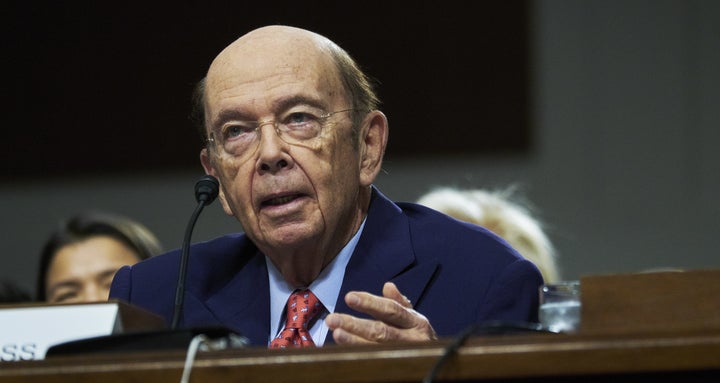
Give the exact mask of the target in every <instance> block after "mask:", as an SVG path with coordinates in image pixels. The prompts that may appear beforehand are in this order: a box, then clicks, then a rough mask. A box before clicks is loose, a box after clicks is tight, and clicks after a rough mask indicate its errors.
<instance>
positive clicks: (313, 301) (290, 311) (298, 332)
mask: <svg viewBox="0 0 720 383" xmlns="http://www.w3.org/2000/svg"><path fill="white" fill-rule="evenodd" d="M321 310H322V304H321V303H320V301H319V300H318V299H317V297H316V296H315V294H313V293H312V292H311V291H310V290H298V291H295V292H294V293H292V295H290V298H288V302H287V321H286V322H285V329H284V330H282V331H281V332H280V334H279V335H278V336H277V338H275V339H273V340H272V342H270V348H287V347H314V346H315V343H314V342H313V340H312V337H311V336H310V333H309V332H308V323H310V321H311V320H312V319H313V317H315V315H317V314H318V313H319V312H320V311H321Z"/></svg>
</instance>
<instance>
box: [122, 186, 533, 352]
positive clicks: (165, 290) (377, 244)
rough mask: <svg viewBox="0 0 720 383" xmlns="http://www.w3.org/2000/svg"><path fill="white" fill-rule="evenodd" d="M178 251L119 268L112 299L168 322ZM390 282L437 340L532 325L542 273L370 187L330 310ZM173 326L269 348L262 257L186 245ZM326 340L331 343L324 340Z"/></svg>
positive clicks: (226, 241)
mask: <svg viewBox="0 0 720 383" xmlns="http://www.w3.org/2000/svg"><path fill="white" fill-rule="evenodd" d="M179 261H180V251H179V250H175V251H173V252H170V253H167V254H164V255H159V256H156V257H153V258H150V259H148V260H145V261H142V262H140V263H137V264H135V265H134V266H126V267H123V268H122V269H120V270H119V271H118V272H117V274H116V275H115V278H114V280H113V284H112V288H111V291H110V297H111V298H114V299H119V300H123V301H126V302H129V303H131V304H134V305H137V306H140V307H143V308H146V309H148V310H150V311H152V312H155V313H157V314H160V315H161V316H163V317H164V318H165V319H166V320H167V321H168V323H170V322H171V320H172V316H173V305H174V295H175V289H176V284H177V276H178V269H179ZM387 281H392V282H394V283H395V284H396V285H397V286H398V288H399V289H400V291H401V292H402V293H403V294H404V295H405V296H407V297H408V298H409V299H410V300H411V301H412V303H413V305H414V308H415V309H416V310H417V311H418V312H420V313H422V314H423V315H425V316H426V317H427V318H428V320H429V321H430V323H431V324H432V326H433V328H434V329H435V331H436V332H437V334H438V336H441V337H447V336H453V335H456V334H458V333H460V332H462V330H464V329H465V328H466V327H468V326H469V325H472V324H476V323H481V322H484V321H490V320H509V321H531V322H535V321H537V308H538V287H539V286H540V285H541V284H542V277H541V276H540V272H539V271H538V269H537V268H536V267H535V265H533V264H532V263H531V262H530V261H528V260H525V259H524V258H522V257H521V256H520V255H518V254H517V253H516V252H515V251H514V250H513V249H512V248H511V247H510V246H509V245H508V244H507V243H506V242H504V241H503V240H501V239H500V238H499V237H497V236H495V235H494V234H492V233H490V232H489V231H487V230H485V229H483V228H481V227H479V226H475V225H472V224H468V223H464V222H460V221H458V220H455V219H453V218H450V217H448V216H446V215H444V214H441V213H439V212H437V211H434V210H431V209H429V208H426V207H423V206H420V205H417V204H412V203H397V204H396V203H393V202H392V201H390V200H388V199H387V198H386V197H385V196H384V195H382V194H381V193H380V192H379V191H378V190H377V189H373V197H372V200H371V204H370V209H369V212H368V216H367V221H366V223H365V228H364V230H363V232H362V235H361V237H360V240H359V242H358V244H357V246H356V248H355V251H354V253H353V255H352V257H351V259H350V262H349V263H348V266H347V269H346V272H345V279H344V281H343V283H342V287H341V291H340V295H339V298H338V302H337V305H336V309H335V311H336V312H341V313H349V314H352V315H356V316H360V317H364V315H362V314H360V313H357V312H355V311H353V310H351V309H350V308H348V307H347V305H346V304H345V300H344V296H345V294H346V293H347V292H349V291H353V290H355V291H358V290H359V291H367V292H369V293H372V294H376V295H382V286H383V284H384V283H385V282H387ZM183 304H184V308H183V310H184V311H183V314H182V318H181V320H180V327H203V326H224V327H227V328H229V329H232V330H234V331H236V332H238V333H240V334H242V335H244V336H245V337H247V338H248V339H249V340H250V342H251V344H253V345H267V341H268V338H269V336H270V293H269V285H268V275H267V267H266V265H265V258H264V255H262V254H261V253H260V252H259V251H258V249H257V247H256V246H255V245H254V244H253V243H252V242H251V241H250V240H249V239H248V237H247V236H245V234H231V235H227V236H224V237H220V238H217V239H214V240H211V241H208V242H203V243H197V244H194V245H193V246H192V247H191V250H190V259H189V262H188V270H187V280H186V293H185V300H184V303H183ZM326 342H327V343H330V342H332V336H331V335H330V334H329V335H328V337H327V341H326Z"/></svg>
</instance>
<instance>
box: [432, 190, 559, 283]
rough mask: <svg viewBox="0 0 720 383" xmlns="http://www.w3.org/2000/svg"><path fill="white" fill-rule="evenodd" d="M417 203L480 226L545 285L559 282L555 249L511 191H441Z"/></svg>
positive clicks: (539, 225)
mask: <svg viewBox="0 0 720 383" xmlns="http://www.w3.org/2000/svg"><path fill="white" fill-rule="evenodd" d="M418 203H419V204H421V205H425V206H427V207H429V208H431V209H435V210H438V211H440V212H443V213H445V214H447V215H449V216H451V217H453V218H456V219H459V220H461V221H465V222H470V223H474V224H476V225H478V226H482V227H484V228H486V229H488V230H490V231H492V232H493V233H495V234H497V235H498V236H499V237H501V238H503V239H504V240H505V241H507V243H509V244H510V246H512V247H513V248H514V249H515V250H517V252H518V253H520V255H522V256H523V257H525V258H527V259H528V260H529V261H531V262H533V263H534V264H535V266H537V268H538V269H539V270H540V273H541V274H542V276H543V279H544V280H545V283H552V282H556V281H558V280H560V272H559V270H558V266H557V263H556V254H555V249H554V247H553V245H552V243H551V242H550V239H549V238H548V237H547V235H546V234H545V232H544V231H543V229H542V225H541V223H540V222H539V221H538V220H537V219H536V218H535V217H534V216H533V215H532V214H531V212H530V210H529V208H528V206H527V204H521V203H519V202H517V201H516V200H514V199H513V198H512V190H511V189H508V190H505V191H487V190H483V189H465V190H462V189H454V188H450V187H443V188H438V189H435V190H433V191H431V192H429V193H427V194H425V195H423V196H421V197H420V199H419V200H418Z"/></svg>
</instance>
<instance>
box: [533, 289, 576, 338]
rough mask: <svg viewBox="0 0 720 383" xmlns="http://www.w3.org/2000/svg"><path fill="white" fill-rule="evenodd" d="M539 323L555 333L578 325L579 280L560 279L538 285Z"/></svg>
mask: <svg viewBox="0 0 720 383" xmlns="http://www.w3.org/2000/svg"><path fill="white" fill-rule="evenodd" d="M539 317H540V324H542V325H543V327H545V328H546V329H548V330H550V331H552V332H557V333H571V332H575V331H577V330H578V328H579V327H580V281H562V282H557V283H551V284H546V285H542V286H540V311H539Z"/></svg>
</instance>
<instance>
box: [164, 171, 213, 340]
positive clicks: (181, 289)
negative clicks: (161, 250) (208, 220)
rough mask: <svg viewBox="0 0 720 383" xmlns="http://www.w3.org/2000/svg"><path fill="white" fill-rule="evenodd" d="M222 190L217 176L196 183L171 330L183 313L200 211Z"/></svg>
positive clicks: (209, 176) (206, 176)
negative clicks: (191, 254) (191, 245)
mask: <svg viewBox="0 0 720 383" xmlns="http://www.w3.org/2000/svg"><path fill="white" fill-rule="evenodd" d="M219 191H220V183H219V182H218V180H217V178H215V177H213V176H211V175H205V176H203V177H202V178H200V179H199V180H198V181H197V182H196V183H195V200H197V202H198V204H197V207H196V208H195V211H194V212H193V214H192V216H191V217H190V221H189V222H188V224H187V228H186V229H185V237H184V239H183V243H182V253H181V255H180V273H179V274H178V282H177V287H176V289H175V309H174V311H173V318H172V324H171V325H170V329H171V330H175V329H176V328H177V326H178V323H179V322H180V316H181V314H182V306H183V301H184V300H185V278H186V276H187V263H188V257H189V256H190V239H191V237H192V232H193V229H194V228H195V222H197V219H198V217H199V216H200V212H202V210H203V208H204V207H205V206H207V205H210V204H211V203H213V201H215V198H217V196H218V193H219Z"/></svg>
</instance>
